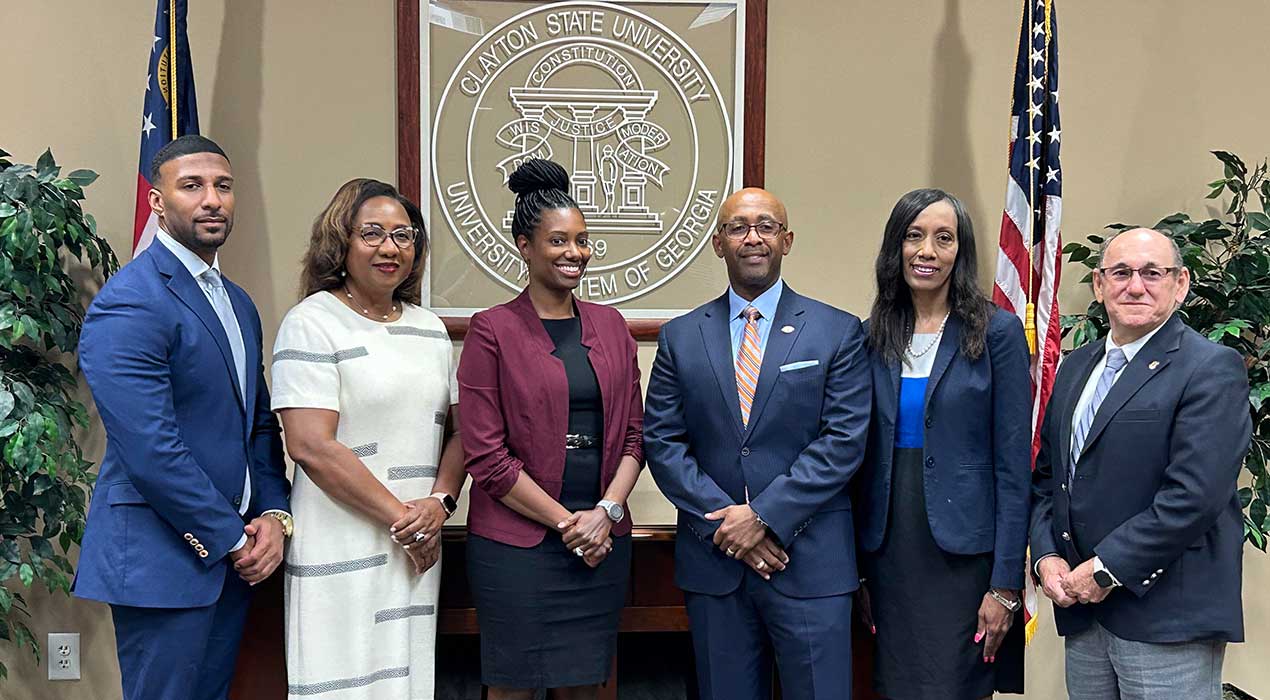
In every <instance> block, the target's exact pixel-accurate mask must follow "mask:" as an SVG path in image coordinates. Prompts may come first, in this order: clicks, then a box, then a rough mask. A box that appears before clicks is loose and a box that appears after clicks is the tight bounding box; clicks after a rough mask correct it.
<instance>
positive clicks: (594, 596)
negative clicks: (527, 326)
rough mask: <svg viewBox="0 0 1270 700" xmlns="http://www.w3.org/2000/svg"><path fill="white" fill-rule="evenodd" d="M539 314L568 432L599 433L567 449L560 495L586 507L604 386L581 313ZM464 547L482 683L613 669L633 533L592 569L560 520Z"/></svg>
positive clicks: (598, 675)
mask: <svg viewBox="0 0 1270 700" xmlns="http://www.w3.org/2000/svg"><path fill="white" fill-rule="evenodd" d="M542 323H543V326H544V327H545V328H546V329H547V333H548V334H550V336H551V339H552V341H553V342H554V343H555V346H556V349H555V351H554V352H553V353H552V354H553V355H555V356H556V357H558V358H560V360H561V361H562V362H563V363H564V368H565V375H566V376H567V377H568V380H569V432H570V433H571V434H577V435H590V436H593V437H594V438H595V439H596V444H595V446H594V447H589V448H578V449H567V450H565V460H564V475H563V483H562V485H561V489H560V503H561V505H563V506H564V507H565V508H567V509H569V510H570V511H578V510H589V509H591V508H594V507H595V504H596V502H597V501H599V500H600V498H601V497H602V494H601V492H600V466H601V445H602V444H603V439H604V436H603V434H602V433H603V430H604V414H603V409H604V407H603V405H602V402H601V399H600V386H599V383H598V382H597V381H596V378H595V371H594V370H593V369H592V367H591V361H590V359H589V358H588V357H587V348H586V347H585V346H583V345H582V324H581V320H580V319H579V318H578V317H577V316H574V317H573V318H571V319H560V320H549V319H543V321H542ZM560 439H561V440H564V439H565V436H563V435H561V436H560ZM467 549H468V557H467V569H468V580H469V583H470V585H471V588H472V597H473V599H474V601H475V603H476V614H477V621H478V623H479V625H480V630H481V682H482V683H484V684H485V685H487V686H494V687H500V688H563V687H569V686H578V685H594V684H597V683H603V682H604V681H605V680H607V679H608V677H609V671H610V669H611V668H612V663H613V652H614V648H615V646H616V643H617V625H618V619H619V617H620V614H621V611H622V604H623V602H624V601H625V599H626V586H627V581H628V579H629V574H630V568H631V542H630V536H629V535H626V536H624V537H614V538H613V551H612V552H610V553H609V555H608V557H607V558H606V559H605V560H604V562H603V563H601V564H600V566H599V567H597V568H594V569H592V568H591V567H589V566H587V565H586V563H585V562H583V561H582V558H581V557H579V556H577V555H576V554H574V553H573V552H572V551H570V550H568V549H565V546H564V542H563V541H562V540H561V537H560V534H559V533H557V532H555V531H554V530H549V531H548V532H547V535H546V537H545V538H544V539H543V541H542V543H540V544H538V545H537V546H534V547H528V548H525V547H515V546H512V545H508V544H503V543H501V542H495V541H493V540H490V539H486V538H484V537H479V536H476V535H471V534H469V535H468V541H467Z"/></svg>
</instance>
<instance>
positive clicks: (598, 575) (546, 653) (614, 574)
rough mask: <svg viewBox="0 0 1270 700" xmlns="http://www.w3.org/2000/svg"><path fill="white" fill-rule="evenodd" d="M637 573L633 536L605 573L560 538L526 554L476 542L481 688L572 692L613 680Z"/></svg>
mask: <svg viewBox="0 0 1270 700" xmlns="http://www.w3.org/2000/svg"><path fill="white" fill-rule="evenodd" d="M630 570H631V537H630V535H626V536H623V537H614V538H613V551H612V552H610V553H609V555H608V557H607V558H605V560H604V561H603V562H602V563H601V564H600V565H599V566H598V567H597V568H594V569H592V568H591V567H589V566H587V565H586V563H585V562H583V561H582V558H581V557H579V556H577V555H576V554H574V553H573V552H572V551H570V550H568V549H565V547H564V542H563V541H561V539H560V534H559V533H557V532H553V531H552V532H548V533H547V536H546V538H545V539H544V540H543V541H542V543H541V544H539V545H538V546H536V547H530V548H523V547H514V546H512V545H507V544H503V543H501V542H495V541H494V540H490V539H486V538H484V537H478V536H475V535H470V534H469V535H468V539H467V575H468V581H469V583H470V585H471V587H472V598H473V600H474V601H475V603H476V618H477V622H478V624H479V625H480V630H481V682H482V683H484V684H485V685H487V686H491V687H498V688H565V687H570V686H578V685H594V684H597V683H603V682H605V681H606V680H608V677H609V671H610V669H611V668H612V666H613V652H614V649H615V647H616V645H617V625H618V621H619V618H620V616H621V612H622V604H623V603H624V602H625V600H626V588H627V582H628V581H629V579H630Z"/></svg>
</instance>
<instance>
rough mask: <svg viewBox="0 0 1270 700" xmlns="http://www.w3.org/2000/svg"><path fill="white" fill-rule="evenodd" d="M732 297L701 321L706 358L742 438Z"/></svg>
mask: <svg viewBox="0 0 1270 700" xmlns="http://www.w3.org/2000/svg"><path fill="white" fill-rule="evenodd" d="M729 321H731V319H730V318H728V295H727V293H726V292H725V293H724V294H723V296H721V297H719V298H718V299H715V300H714V302H713V303H712V304H711V305H710V307H709V308H708V309H706V317H705V318H704V319H703V320H702V321H701V340H702V342H703V343H704V345H705V353H706V358H707V359H708V360H709V361H710V368H711V369H713V370H714V379H715V383H717V384H718V386H719V395H720V397H721V398H722V400H723V405H724V406H725V407H726V408H727V410H728V412H729V414H730V415H731V416H732V427H733V428H735V429H736V434H737V437H740V436H741V399H740V397H739V395H738V394H737V390H736V366H735V362H736V358H734V357H733V356H732V333H731V331H730V329H729V328H728V323H729Z"/></svg>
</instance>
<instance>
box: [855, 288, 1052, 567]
mask: <svg viewBox="0 0 1270 700" xmlns="http://www.w3.org/2000/svg"><path fill="white" fill-rule="evenodd" d="M992 308H993V313H992V315H991V317H990V318H989V319H988V332H987V339H986V347H985V348H984V351H983V354H982V355H980V356H979V358H978V359H976V360H973V361H972V360H971V359H970V358H968V357H966V356H965V355H964V354H962V352H961V321H960V320H959V319H958V318H957V317H956V316H954V315H950V316H949V317H948V322H947V325H946V326H945V327H944V336H943V338H942V339H941V340H940V343H939V349H938V350H937V351H936V354H935V365H934V367H933V368H932V370H931V374H930V379H929V380H928V381H927V384H926V414H925V423H926V433H925V440H924V443H923V447H922V456H923V462H924V464H925V469H924V470H923V473H922V477H923V479H922V481H923V484H924V485H925V493H926V517H927V519H928V521H929V522H930V531H931V534H932V535H933V536H934V538H935V542H936V543H937V544H938V545H939V547H940V549H942V550H944V551H945V552H949V553H951V554H983V553H985V552H992V579H991V585H992V586H993V587H994V588H1009V589H1014V590H1019V589H1021V588H1023V581H1024V575H1025V573H1024V572H1025V569H1026V565H1025V564H1024V558H1025V556H1026V553H1027V531H1028V508H1029V498H1030V496H1029V491H1028V487H1029V482H1030V479H1031V463H1032V440H1031V434H1032V391H1031V379H1030V377H1029V374H1028V366H1029V362H1030V359H1029V353H1028V347H1027V338H1026V336H1024V334H1023V325H1022V324H1021V323H1019V319H1018V317H1016V316H1014V315H1013V314H1011V313H1008V312H1006V311H1003V310H1002V309H999V308H997V307H995V306H993V307H992ZM871 358H872V359H871V363H870V364H871V366H872V368H873V422H872V423H871V424H870V426H869V447H868V451H867V453H866V457H865V460H864V468H863V471H862V473H861V475H860V479H859V482H860V483H859V484H858V489H857V493H859V494H860V498H859V500H860V501H861V502H860V503H858V504H857V506H856V508H857V512H858V514H859V520H858V523H859V536H860V544H861V546H862V547H863V548H864V550H865V551H867V552H875V551H877V550H878V548H880V547H881V546H882V540H883V537H884V535H885V534H886V523H887V515H888V512H889V509H890V504H891V468H892V465H891V460H892V456H893V455H894V454H895V425H896V417H897V413H898V410H899V395H900V365H899V363H894V364H888V363H886V362H885V361H884V360H883V359H882V357H881V355H879V354H878V353H872V354H871ZM914 574H915V575H917V574H920V572H914Z"/></svg>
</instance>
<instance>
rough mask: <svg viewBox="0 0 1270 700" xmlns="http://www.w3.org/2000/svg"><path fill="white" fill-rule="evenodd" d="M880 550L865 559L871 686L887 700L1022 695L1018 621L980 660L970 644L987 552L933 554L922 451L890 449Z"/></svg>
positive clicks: (985, 579)
mask: <svg viewBox="0 0 1270 700" xmlns="http://www.w3.org/2000/svg"><path fill="white" fill-rule="evenodd" d="M893 464H894V466H893V470H894V471H893V472H892V474H891V505H890V516H889V517H888V518H887V526H886V536H885V538H884V540H883V542H882V547H881V548H880V549H879V550H878V551H877V552H875V553H873V554H872V555H869V556H867V557H866V558H865V562H864V563H865V567H864V569H865V572H866V575H867V577H868V579H869V580H868V588H869V598H870V603H871V606H872V609H873V621H874V624H875V625H876V626H877V638H876V639H877V655H876V656H875V657H874V670H873V687H874V689H875V690H877V692H878V693H879V694H880V695H882V697H885V698H889V699H890V700H978V698H983V697H986V696H988V695H991V694H992V692H993V691H994V690H995V691H999V692H1007V693H1021V692H1023V620H1022V615H1021V614H1019V615H1016V616H1015V619H1014V624H1013V626H1012V627H1011V629H1010V632H1009V634H1007V635H1006V638H1005V640H1004V641H1003V642H1002V644H1001V648H1000V649H999V650H998V652H997V660H996V661H995V662H994V663H991V664H988V663H984V661H983V644H982V643H978V644H976V643H975V641H974V636H975V632H976V630H977V628H978V623H979V605H980V604H981V602H982V601H983V596H984V594H985V593H987V592H988V588H989V585H990V580H991V578H992V554H991V553H987V554H976V555H961V554H949V553H948V552H945V551H943V550H942V549H940V547H939V544H938V543H936V542H935V537H934V535H932V534H931V531H930V523H929V521H928V520H927V517H926V494H925V485H924V480H923V477H922V450H921V449H920V448H916V449H913V448H897V449H896V450H895V459H894V460H893Z"/></svg>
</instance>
